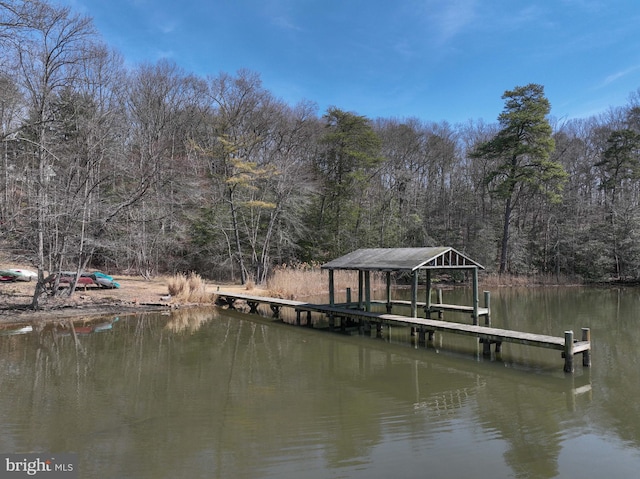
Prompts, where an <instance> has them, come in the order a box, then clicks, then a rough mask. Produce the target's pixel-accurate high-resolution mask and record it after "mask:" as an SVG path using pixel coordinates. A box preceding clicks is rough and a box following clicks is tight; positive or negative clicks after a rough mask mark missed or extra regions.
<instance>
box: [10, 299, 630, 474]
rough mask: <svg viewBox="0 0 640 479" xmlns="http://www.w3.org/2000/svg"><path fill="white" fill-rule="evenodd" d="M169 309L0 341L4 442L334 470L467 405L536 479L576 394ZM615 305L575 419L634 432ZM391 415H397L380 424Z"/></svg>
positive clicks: (149, 462)
mask: <svg viewBox="0 0 640 479" xmlns="http://www.w3.org/2000/svg"><path fill="white" fill-rule="evenodd" d="M179 313H184V314H185V317H176V316H174V315H171V316H160V315H145V316H141V317H139V318H131V319H129V320H124V321H121V322H120V323H118V324H117V327H114V329H113V330H112V331H109V332H107V333H100V334H95V335H94V334H92V335H87V336H80V335H79V336H78V337H77V341H74V339H73V336H71V335H68V336H64V335H61V334H57V335H53V334H52V333H51V332H50V331H49V332H48V331H42V332H40V333H37V334H36V333H34V334H32V335H29V336H28V337H21V338H15V339H11V340H10V341H2V342H0V344H2V348H3V349H2V350H1V351H0V357H2V358H3V359H2V360H1V361H2V362H3V367H2V369H3V371H4V370H6V371H12V373H11V374H9V375H4V374H3V375H2V376H0V387H1V388H2V390H3V391H12V395H13V396H12V397H14V398H16V397H18V398H21V400H20V401H18V402H16V401H11V406H9V403H8V402H7V401H9V399H8V398H5V400H4V402H3V400H2V399H0V407H1V408H2V410H1V412H2V417H9V413H8V411H9V410H10V411H11V414H14V415H15V417H16V420H15V421H16V423H18V422H19V423H20V427H24V428H25V430H26V432H25V431H22V430H21V431H20V432H19V433H15V434H13V435H11V434H10V433H7V432H5V433H3V434H2V435H1V436H0V437H2V442H0V449H3V450H38V449H40V450H58V451H71V450H78V451H83V452H82V454H83V456H84V457H85V458H88V457H89V456H90V455H93V456H94V457H95V458H98V459H97V460H98V462H97V463H96V465H95V466H91V467H95V471H93V472H95V473H96V474H99V473H105V474H104V475H106V476H110V477H117V476H118V475H120V473H121V472H122V471H135V470H137V469H136V468H142V467H144V468H145V471H146V473H148V474H152V473H157V476H158V477H166V476H167V475H170V474H174V475H176V477H177V476H180V475H181V474H182V473H183V472H184V470H185V469H184V468H185V467H186V468H187V469H186V470H188V465H189V464H191V463H194V464H197V463H201V462H202V460H203V458H204V457H206V458H207V460H209V461H211V462H212V466H211V471H212V473H211V476H212V477H228V476H230V475H233V473H234V472H238V471H240V472H243V471H244V472H246V473H250V474H251V475H253V476H256V477H257V476H259V475H260V471H261V467H262V466H260V464H263V465H264V467H265V468H268V467H270V465H271V464H274V462H277V461H291V462H295V461H298V460H299V461H303V459H302V458H304V457H305V455H306V454H308V453H309V451H312V454H314V455H315V456H320V457H321V458H322V460H323V461H325V462H326V464H327V465H328V467H330V468H334V467H335V468H339V467H343V466H345V465H347V464H351V465H353V464H358V463H359V462H367V461H369V460H370V455H371V454H372V451H373V449H374V448H375V446H377V445H379V444H381V443H383V442H384V441H385V440H386V439H385V437H386V436H387V435H388V434H393V433H394V432H396V431H397V432H398V433H401V434H403V435H404V436H405V437H409V438H415V439H410V441H416V444H417V443H418V442H420V444H421V445H422V446H421V447H423V445H424V443H423V441H424V440H425V439H427V440H428V439H434V438H438V437H440V436H439V434H440V432H441V431H442V427H438V425H439V426H442V425H443V424H447V421H449V420H451V419H456V418H459V417H461V414H463V415H465V416H467V415H469V413H468V412H467V413H465V412H464V411H465V410H466V411H468V410H469V408H476V407H477V411H475V412H474V413H473V414H474V416H477V417H478V419H477V421H478V423H479V424H480V426H481V428H482V434H483V435H487V437H489V439H495V438H499V439H500V440H503V441H504V442H505V443H506V444H507V452H506V453H505V456H504V457H505V460H506V462H507V464H509V466H510V467H511V468H512V470H513V471H514V475H515V476H516V477H527V478H528V477H531V478H540V479H543V478H547V477H553V476H554V475H557V470H558V464H557V458H558V455H559V453H560V450H561V448H562V446H563V441H564V439H563V428H564V427H565V426H564V425H565V424H566V422H567V420H568V419H570V420H572V421H575V413H574V412H573V411H572V409H571V408H573V407H577V410H578V413H579V412H580V408H582V407H583V406H584V401H582V398H583V397H586V395H584V396H582V397H581V399H580V400H578V401H577V402H578V403H577V405H574V404H572V403H571V401H570V400H569V398H573V397H574V391H573V389H572V388H573V387H574V386H573V384H574V383H573V381H572V380H571V379H570V378H565V377H562V378H550V377H548V376H547V375H545V374H543V375H540V377H537V375H535V374H529V373H527V372H518V371H514V372H509V371H505V370H504V369H502V368H499V369H500V372H492V369H491V368H492V366H491V365H487V364H475V363H473V362H467V361H463V362H460V361H459V360H456V359H452V358H448V357H447V356H446V355H440V356H439V357H438V359H437V360H433V361H432V359H430V352H429V351H426V352H425V351H424V350H415V351H414V350H411V349H408V348H406V347H399V346H397V345H394V344H390V343H386V342H384V343H383V342H380V343H379V346H377V345H376V344H377V343H376V341H375V340H374V339H371V340H370V341H369V340H366V341H362V342H359V341H353V340H351V339H346V338H344V339H343V338H342V337H340V336H335V335H330V336H329V335H323V333H321V332H317V331H307V330H305V329H304V328H292V327H289V326H282V325H277V324H272V323H271V321H270V320H266V319H263V320H257V321H246V320H243V319H242V316H241V315H239V314H235V313H233V312H225V313H224V315H221V316H220V317H219V318H217V319H216V320H215V321H211V320H208V319H207V317H206V316H197V315H192V316H189V314H188V313H189V310H184V311H179ZM627 314H628V311H626V310H625V307H624V305H623V307H622V308H621V316H620V318H619V322H620V324H616V325H614V327H613V328H612V334H614V336H616V338H615V339H616V341H617V343H616V344H618V345H619V346H620V347H619V348H615V349H614V348H607V346H606V345H604V344H601V343H596V351H594V353H595V354H594V368H593V370H592V374H594V375H597V377H598V381H599V382H600V383H602V384H604V385H605V389H604V393H605V394H606V395H607V397H606V398H605V399H604V404H605V408H604V409H601V410H597V411H592V410H590V417H589V418H585V421H587V420H588V421H591V422H595V423H597V424H598V425H600V426H601V427H602V428H603V429H605V428H612V429H613V430H615V431H617V432H618V433H619V434H620V436H621V437H623V438H625V439H626V438H628V439H629V441H630V442H632V443H633V441H634V440H636V439H637V438H638V436H639V433H638V425H637V424H636V422H637V419H636V418H638V417H640V411H639V410H638V407H637V405H636V402H635V400H632V397H634V396H635V397H637V395H638V393H640V390H639V388H640V385H638V384H635V383H633V384H629V378H630V377H634V376H633V374H635V373H636V372H637V366H638V364H637V358H628V357H627V356H628V352H629V351H631V350H632V349H630V348H632V347H633V345H634V344H638V343H639V342H638V341H639V338H638V337H637V335H638V333H637V332H634V331H629V328H628V326H629V325H628V324H627V323H628V322H629V321H630V319H629V317H628V316H627ZM209 318H211V316H209ZM596 337H598V336H596ZM601 337H603V336H601ZM611 344H613V343H611ZM625 357H627V359H626V360H625ZM8 362H9V363H10V364H7V363H8ZM510 374H513V377H512V378H510V377H509V375H510ZM505 375H506V376H505ZM625 380H626V382H627V384H626V385H625V388H624V390H617V391H616V393H615V394H613V391H614V388H616V387H618V385H619V384H620V382H621V381H625ZM575 383H578V385H582V384H581V383H580V381H579V380H578V379H577V378H576V380H575ZM363 396H366V398H367V401H362V397H363ZM476 405H477V406H476ZM394 408H395V409H394ZM408 410H409V411H410V412H407V411H408ZM390 411H397V416H396V417H397V418H400V419H399V420H398V421H399V422H397V423H389V422H387V421H388V419H387V418H388V417H389V414H390ZM634 413H635V414H634ZM630 415H633V417H630ZM394 420H395V419H394ZM596 427H597V426H596ZM634 444H635V443H634ZM52 445H53V446H52ZM100 458H103V463H102V464H101V463H99V459H100ZM106 458H109V461H108V462H110V463H111V464H104V462H105V461H107V459H106ZM85 460H86V459H85ZM99 466H100V467H103V468H104V469H102V470H98V467H99ZM90 472H91V471H90ZM129 474H131V473H129ZM245 475H247V474H245Z"/></svg>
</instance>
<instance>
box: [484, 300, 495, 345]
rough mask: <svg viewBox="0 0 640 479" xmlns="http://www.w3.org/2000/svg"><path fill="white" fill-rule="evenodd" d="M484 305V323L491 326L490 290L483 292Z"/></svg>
mask: <svg viewBox="0 0 640 479" xmlns="http://www.w3.org/2000/svg"><path fill="white" fill-rule="evenodd" d="M484 307H485V308H487V316H486V317H485V318H484V325H485V326H491V292H490V291H485V292H484ZM496 351H497V350H496Z"/></svg>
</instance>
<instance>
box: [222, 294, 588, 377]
mask: <svg viewBox="0 0 640 479" xmlns="http://www.w3.org/2000/svg"><path fill="white" fill-rule="evenodd" d="M217 295H218V304H222V305H228V306H229V307H230V308H234V305H235V302H236V301H237V300H242V301H245V302H246V303H247V305H248V306H249V309H250V312H251V313H255V314H257V313H258V306H259V305H260V304H265V305H267V306H269V308H270V309H271V311H272V313H273V316H274V317H276V318H277V317H279V315H280V309H281V308H283V307H287V308H291V309H293V310H294V311H295V312H296V324H297V325H300V324H301V315H302V313H306V315H307V318H306V324H307V325H308V326H312V324H311V313H313V312H315V313H320V314H324V315H326V316H327V317H328V318H329V327H330V328H331V329H333V327H334V325H335V320H336V319H339V320H340V321H341V325H344V322H343V321H347V322H349V321H350V322H353V323H354V324H358V325H361V326H362V325H363V324H364V323H369V324H370V323H375V324H376V325H377V327H378V328H381V327H382V325H383V324H388V325H391V324H395V325H406V326H410V327H412V328H415V329H416V331H418V334H419V339H420V341H421V342H424V341H425V339H426V337H427V336H428V338H429V341H431V340H433V335H434V334H435V333H436V332H443V333H452V334H461V335H465V336H473V337H476V338H478V339H479V340H480V342H481V343H482V344H483V354H485V355H487V354H490V353H491V345H492V344H494V345H495V351H496V352H500V348H501V346H502V343H503V342H508V343H516V344H522V345H526V346H536V347H541V348H547V349H554V350H558V351H561V352H562V357H563V358H564V371H565V372H573V371H574V356H575V355H576V354H582V364H583V366H585V367H590V366H591V333H590V330H589V328H583V329H582V335H581V338H580V339H579V340H578V339H575V338H574V334H573V331H565V332H564V336H563V337H560V336H548V335H544V334H534V333H525V332H521V331H512V330H508V329H500V328H492V327H490V326H480V325H472V324H463V323H456V322H450V321H442V320H440V319H429V318H418V317H411V316H402V315H397V314H390V313H374V312H369V311H362V310H360V309H356V308H350V307H348V305H346V304H345V305H333V306H331V305H325V304H314V303H305V302H302V301H294V300H288V299H282V298H271V297H266V296H254V295H248V294H242V293H228V292H225V291H218V292H217ZM397 303H399V302H397ZM446 306H451V310H454V311H461V309H460V308H461V306H457V305H445V304H439V303H436V304H432V305H431V307H432V308H439V309H440V310H444V309H446ZM435 310H438V309H435ZM487 313H488V311H487Z"/></svg>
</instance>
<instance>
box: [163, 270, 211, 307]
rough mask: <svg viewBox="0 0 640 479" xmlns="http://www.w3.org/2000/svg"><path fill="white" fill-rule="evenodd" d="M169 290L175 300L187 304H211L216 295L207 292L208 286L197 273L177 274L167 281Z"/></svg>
mask: <svg viewBox="0 0 640 479" xmlns="http://www.w3.org/2000/svg"><path fill="white" fill-rule="evenodd" d="M167 289H168V290H169V294H170V295H171V297H172V298H173V299H175V300H178V301H182V302H185V303H211V302H213V301H214V300H215V295H214V294H212V293H210V292H209V291H207V284H206V282H205V281H204V279H202V277H201V276H200V275H199V274H197V273H193V272H191V273H189V274H187V275H185V274H175V275H173V276H171V277H170V278H168V279H167Z"/></svg>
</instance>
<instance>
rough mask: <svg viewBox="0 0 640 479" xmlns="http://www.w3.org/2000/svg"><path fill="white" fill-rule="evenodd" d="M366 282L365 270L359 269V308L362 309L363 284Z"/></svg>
mask: <svg viewBox="0 0 640 479" xmlns="http://www.w3.org/2000/svg"><path fill="white" fill-rule="evenodd" d="M363 283H364V271H362V270H358V309H359V310H362V298H363V295H362V285H363Z"/></svg>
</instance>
